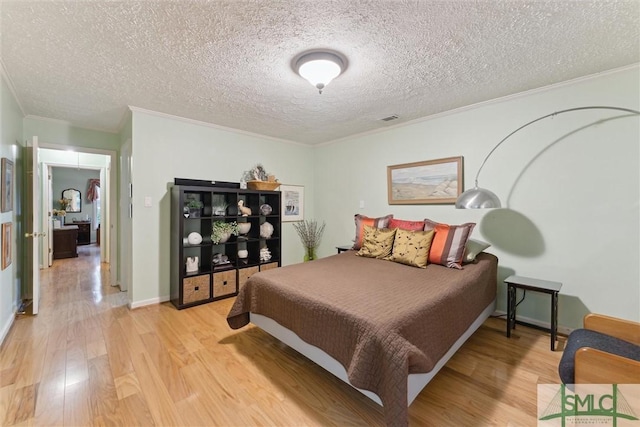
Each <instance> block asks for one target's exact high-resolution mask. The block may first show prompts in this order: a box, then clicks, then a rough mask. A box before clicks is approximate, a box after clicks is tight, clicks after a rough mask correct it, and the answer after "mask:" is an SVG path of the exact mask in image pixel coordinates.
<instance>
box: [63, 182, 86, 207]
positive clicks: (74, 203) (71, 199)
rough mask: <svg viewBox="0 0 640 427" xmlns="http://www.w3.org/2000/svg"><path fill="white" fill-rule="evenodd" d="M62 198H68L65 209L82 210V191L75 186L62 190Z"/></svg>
mask: <svg viewBox="0 0 640 427" xmlns="http://www.w3.org/2000/svg"><path fill="white" fill-rule="evenodd" d="M62 198H63V199H66V200H68V202H67V206H66V207H65V210H66V211H67V212H70V213H74V212H76V213H77V212H81V211H82V197H81V195H80V191H79V190H76V189H75V188H67V189H66V190H62Z"/></svg>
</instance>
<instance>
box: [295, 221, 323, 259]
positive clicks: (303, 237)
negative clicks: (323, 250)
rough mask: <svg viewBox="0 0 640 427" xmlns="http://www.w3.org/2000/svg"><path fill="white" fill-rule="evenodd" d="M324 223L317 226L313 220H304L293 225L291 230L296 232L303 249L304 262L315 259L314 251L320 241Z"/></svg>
mask: <svg viewBox="0 0 640 427" xmlns="http://www.w3.org/2000/svg"><path fill="white" fill-rule="evenodd" d="M324 226H325V223H324V222H323V223H322V225H318V222H317V221H316V220H315V219H310V220H304V221H301V222H298V223H296V224H293V228H295V229H296V231H297V232H298V236H300V241H301V242H302V246H304V248H305V255H304V260H305V261H312V260H314V259H316V249H317V248H318V246H319V245H320V240H322V233H324Z"/></svg>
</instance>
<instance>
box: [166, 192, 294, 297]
mask: <svg viewBox="0 0 640 427" xmlns="http://www.w3.org/2000/svg"><path fill="white" fill-rule="evenodd" d="M190 200H197V201H200V202H201V204H202V207H201V208H198V209H192V210H189V209H188V208H187V204H188V202H189V201H190ZM239 200H242V201H243V204H244V206H245V207H248V208H249V209H251V215H248V216H242V212H240V210H239V208H238V201H239ZM264 204H268V205H270V206H271V209H272V211H271V213H269V214H268V215H262V214H261V211H260V207H261V206H262V205H264ZM221 205H227V208H226V209H225V211H224V212H220V211H216V207H219V206H221ZM216 214H218V215H216ZM215 221H225V222H232V221H236V222H237V223H239V224H240V223H244V222H248V223H250V224H251V228H250V230H249V232H248V233H247V234H245V235H239V236H231V238H230V239H229V240H228V241H226V242H224V243H219V244H214V243H213V242H212V241H211V228H212V225H213V223H214V222H215ZM265 222H269V223H270V224H271V225H272V226H273V234H272V235H271V237H270V238H268V239H266V238H263V237H261V236H260V226H261V225H262V224H264V223H265ZM281 230H282V218H281V212H280V192H279V191H260V190H245V189H238V188H219V187H215V186H190V185H174V186H173V187H172V190H171V302H172V303H173V304H174V305H175V306H176V307H177V308H178V309H183V308H187V307H191V306H194V305H199V304H204V303H208V302H211V301H214V300H217V299H221V298H228V297H231V296H234V295H237V293H238V290H239V289H240V287H242V286H243V285H244V283H245V282H246V280H247V279H248V278H249V277H251V275H252V274H255V273H257V272H259V271H263V270H267V269H270V268H276V267H279V266H280V265H281ZM193 232H197V233H199V234H200V235H201V236H202V242H200V243H199V244H189V243H188V236H189V234H190V233H193ZM262 248H268V249H269V251H270V252H271V259H270V260H268V261H265V262H262V261H261V260H260V250H261V249H262ZM239 250H246V251H247V257H246V258H240V257H239V256H238V251H239ZM216 254H221V255H224V256H226V257H227V258H228V261H229V263H228V264H222V265H220V264H216V263H214V261H213V260H214V255H216ZM189 257H192V258H193V257H198V270H197V271H194V272H187V270H186V261H187V258H189Z"/></svg>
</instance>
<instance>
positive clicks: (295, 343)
mask: <svg viewBox="0 0 640 427" xmlns="http://www.w3.org/2000/svg"><path fill="white" fill-rule="evenodd" d="M495 306H496V301H495V300H493V302H491V303H490V304H489V305H488V306H487V307H486V308H485V309H484V311H483V312H482V313H480V315H479V316H478V317H477V318H476V320H475V321H474V322H473V323H472V324H471V326H469V328H467V330H466V331H465V332H464V333H463V334H462V335H461V336H460V338H458V340H457V341H456V342H455V343H454V344H453V345H452V346H451V348H450V349H449V351H447V352H446V353H445V355H444V356H442V358H441V359H440V360H438V363H436V365H435V366H434V368H433V369H432V370H431V371H430V372H427V373H425V374H409V378H408V379H407V385H408V392H407V398H408V405H411V403H412V402H413V400H414V399H415V398H416V397H417V396H418V394H420V392H421V391H422V389H423V388H424V387H425V386H426V385H427V384H428V383H429V381H431V379H432V378H433V377H434V376H435V375H436V374H437V373H438V371H440V369H441V368H442V367H443V366H444V365H445V363H447V362H448V361H449V359H451V357H452V356H453V355H454V354H455V352H456V351H458V349H459V348H460V347H462V344H464V342H465V341H466V340H467V339H468V338H469V337H470V336H471V335H472V334H473V333H474V332H475V331H476V329H478V328H479V327H480V325H482V324H483V323H484V321H485V320H487V318H488V317H489V316H490V315H491V313H493V311H494V310H495ZM250 316H251V323H253V324H254V325H256V326H258V327H259V328H260V329H262V330H264V331H265V332H267V333H268V334H270V335H272V336H273V337H275V338H277V339H279V340H280V341H282V342H283V343H285V344H286V345H288V346H289V347H291V348H293V349H294V350H296V351H297V352H299V353H301V354H302V355H304V356H306V357H307V358H309V359H311V360H312V361H314V362H315V363H317V364H318V365H320V366H321V367H323V368H324V369H326V370H327V371H329V372H331V373H332V374H333V375H335V376H336V377H338V378H340V379H341V380H342V381H344V382H345V383H347V384H349V385H350V386H351V387H353V388H355V389H356V390H358V391H359V392H361V393H362V394H364V395H365V396H367V397H368V398H369V399H371V400H373V401H374V402H376V403H377V404H378V405H380V406H382V401H381V400H380V398H379V397H378V395H377V394H375V393H372V392H370V391H368V390H362V389H360V388H358V387H355V386H354V385H353V384H351V383H350V382H349V379H348V378H347V371H346V370H345V369H344V367H343V366H342V364H340V362H338V361H337V360H336V359H334V358H333V357H331V356H329V355H328V354H327V353H325V352H324V351H323V350H322V349H320V348H319V347H316V346H314V345H311V344H308V343H307V342H305V341H303V340H302V339H300V337H299V336H298V335H296V334H295V333H294V332H293V331H291V330H290V329H287V328H285V327H284V326H282V325H280V324H279V323H278V322H276V321H275V320H273V319H271V318H270V317H266V316H263V315H261V314H256V313H251V314H250Z"/></svg>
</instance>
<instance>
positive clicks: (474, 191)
mask: <svg viewBox="0 0 640 427" xmlns="http://www.w3.org/2000/svg"><path fill="white" fill-rule="evenodd" d="M581 110H616V111H622V112H625V113H630V114H633V115H640V111H636V110H631V109H629V108H622V107H608V106H587V107H575V108H568V109H566V110H561V111H556V112H554V113H551V114H547V115H545V116H542V117H538V118H537V119H535V120H531V121H530V122H528V123H525V124H524V125H522V126H520V127H519V128H517V129H516V130H514V131H513V132H511V133H510V134H509V135H507V136H505V137H504V138H502V140H501V141H500V142H498V143H497V144H496V146H495V147H493V148H492V149H491V151H489V154H487V156H486V157H485V158H484V160H483V161H482V164H480V168H478V172H477V173H476V178H475V186H474V187H473V188H471V189H469V190H467V191H465V192H464V193H462V194H461V195H460V196H459V197H458V199H457V200H456V208H457V209H490V208H499V207H501V203H500V199H499V198H498V196H496V194H495V193H494V192H492V191H490V190H487V189H486V188H481V187H478V176H480V172H481V171H482V168H483V167H484V165H485V163H487V160H488V159H489V157H491V155H492V154H493V152H494V151H496V149H497V148H498V147H499V146H500V145H502V143H503V142H505V141H506V140H507V139H509V138H510V137H511V136H512V135H513V134H515V133H517V132H519V131H521V130H522V129H524V128H526V127H527V126H529V125H532V124H534V123H536V122H539V121H540V120H544V119H546V118H548V117H554V116H557V115H559V114H564V113H569V112H573V111H581Z"/></svg>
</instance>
